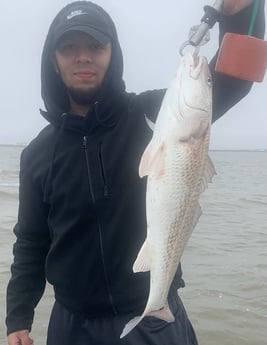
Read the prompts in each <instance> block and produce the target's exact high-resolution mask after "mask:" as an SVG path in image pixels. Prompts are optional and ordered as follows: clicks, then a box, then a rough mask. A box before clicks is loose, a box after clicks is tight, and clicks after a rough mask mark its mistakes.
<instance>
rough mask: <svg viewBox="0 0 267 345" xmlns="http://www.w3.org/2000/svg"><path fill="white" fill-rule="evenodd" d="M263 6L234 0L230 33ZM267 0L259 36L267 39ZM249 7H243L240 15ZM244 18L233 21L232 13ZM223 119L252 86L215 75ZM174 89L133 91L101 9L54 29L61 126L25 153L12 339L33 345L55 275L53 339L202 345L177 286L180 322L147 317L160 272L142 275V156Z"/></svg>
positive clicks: (49, 76) (11, 288)
mask: <svg viewBox="0 0 267 345" xmlns="http://www.w3.org/2000/svg"><path fill="white" fill-rule="evenodd" d="M251 4H252V1H245V0H240V1H236V0H227V1H226V0H225V1H224V9H225V11H226V12H227V14H228V15H229V16H223V17H222V19H221V23H220V30H221V31H220V35H221V36H222V35H223V33H224V32H225V31H227V30H229V31H236V32H243V33H246V32H247V28H248V26H249V20H250V17H251V13H252V5H251ZM263 9H264V1H262V2H261V9H260V11H259V14H258V16H257V21H256V26H255V31H254V34H255V35H257V36H259V37H262V36H263V34H264V17H263ZM240 10H242V11H241V12H240V13H238V12H239V11H240ZM234 13H237V14H235V15H233V16H231V15H232V14H234ZM214 64H215V58H214V59H213V61H212V62H211V64H210V66H211V70H212V73H213V81H214V95H213V107H214V114H213V121H215V120H216V119H218V118H219V117H220V116H221V115H222V114H223V113H225V112H226V111H227V110H228V109H229V108H230V107H231V106H233V105H234V104H235V103H236V102H237V101H239V100H240V99H241V98H242V97H244V96H245V95H246V94H247V93H248V92H249V90H250V88H251V83H250V82H246V81H241V80H238V79H234V78H230V77H227V76H223V75H218V74H216V73H215V72H214ZM164 93H165V90H157V91H147V92H144V93H142V94H140V95H135V94H133V93H126V91H125V85H124V82H123V80H122V53H121V49H120V45H119V42H118V38H117V34H116V29H115V26H114V24H113V22H112V20H111V18H110V17H109V15H108V14H107V13H106V12H105V11H104V10H103V9H102V8H100V7H99V6H97V5H95V4H93V3H91V2H86V1H78V2H74V3H72V4H69V5H68V6H66V7H65V8H63V9H62V11H60V13H59V14H58V15H57V16H56V18H55V19H54V21H53V23H52V24H51V27H50V30H49V32H48V35H47V39H46V42H45V45H44V50H43V56H42V97H43V99H44V103H45V106H46V112H42V114H43V116H44V117H45V118H46V119H47V120H48V121H49V122H50V124H49V125H48V126H47V127H45V128H44V129H43V131H41V133H40V134H39V135H38V136H37V137H36V138H35V139H34V140H33V141H32V142H31V143H30V144H29V145H28V147H27V148H26V149H25V150H24V151H23V153H22V156H21V170H20V191H19V193H20V197H19V201H20V204H19V215H18V222H17V224H16V226H15V229H14V232H15V234H16V236H17V241H16V243H15V245H14V262H13V264H12V267H11V271H12V276H11V280H10V282H9V285H8V289H7V319H6V323H7V332H8V343H9V345H30V344H32V343H33V341H32V340H31V339H30V337H29V332H30V330H31V326H32V322H33V313H34V309H35V307H36V305H37V304H38V302H39V300H40V298H41V296H42V294H43V291H44V287H45V279H47V280H48V281H49V282H50V283H51V284H52V285H53V286H54V290H55V299H56V302H55V305H54V307H53V311H52V314H51V319H50V323H49V329H48V336H47V344H48V345H62V344H64V345H69V344H72V345H74V344H75V345H85V344H87V345H89V344H90V345H91V344H94V345H96V344H97V345H115V344H122V345H123V344H128V345H133V344H138V345H139V344H140V345H142V344H151V345H157V344H161V345H164V344H168V345H182V344H183V345H196V344H197V340H196V337H195V333H194V330H193V328H192V325H191V323H190V321H189V319H188V317H187V315H186V312H185V310H184V307H183V305H182V302H181V301H180V299H179V297H178V295H177V289H179V288H180V287H182V286H183V285H184V282H183V280H182V272H181V267H179V268H178V270H177V273H176V275H175V278H174V281H173V283H172V286H171V289H170V293H169V304H170V308H171V309H172V311H173V313H174V315H175V322H174V323H169V324H167V323H166V322H164V321H161V320H158V319H156V318H153V317H147V318H145V319H144V320H143V321H142V322H141V323H140V324H139V325H138V326H137V327H136V328H135V329H134V330H133V331H132V332H131V333H130V334H129V335H127V336H126V337H125V338H124V339H122V340H120V339H119V336H120V334H121V331H122V329H123V327H124V325H125V324H126V323H127V322H128V321H129V320H130V319H131V318H132V317H133V316H136V315H138V314H140V313H141V312H142V311H143V309H144V306H145V304H146V300H147V296H148V291H149V274H148V273H140V274H134V273H133V272H132V265H133V262H134V260H135V257H136V254H137V253H138V250H139V249H140V247H141V245H142V243H143V240H144V238H145V234H146V220H145V180H144V179H140V178H139V176H138V164H139V160H140V157H141V154H142V152H143V150H144V148H145V147H146V145H147V143H148V142H149V140H150V138H151V131H150V129H149V128H148V126H147V124H146V121H145V118H144V114H147V116H148V117H149V118H150V119H152V120H153V119H155V118H156V116H157V112H158V110H159V107H160V104H161V101H162V98H163V96H164Z"/></svg>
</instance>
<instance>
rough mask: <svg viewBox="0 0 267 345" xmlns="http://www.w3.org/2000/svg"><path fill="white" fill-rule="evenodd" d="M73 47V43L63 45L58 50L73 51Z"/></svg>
mask: <svg viewBox="0 0 267 345" xmlns="http://www.w3.org/2000/svg"><path fill="white" fill-rule="evenodd" d="M75 47H76V46H75V44H73V43H65V44H62V45H61V46H60V47H59V50H61V51H72V50H75Z"/></svg>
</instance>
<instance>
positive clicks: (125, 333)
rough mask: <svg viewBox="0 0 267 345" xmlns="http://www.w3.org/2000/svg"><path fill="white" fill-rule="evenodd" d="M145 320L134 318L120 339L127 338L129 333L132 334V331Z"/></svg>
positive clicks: (138, 317)
mask: <svg viewBox="0 0 267 345" xmlns="http://www.w3.org/2000/svg"><path fill="white" fill-rule="evenodd" d="M142 319H143V316H136V317H134V318H133V319H132V320H130V321H129V322H128V323H127V324H126V325H125V327H124V329H123V331H122V333H121V335H120V339H121V338H123V337H125V336H126V335H127V334H128V333H130V332H131V330H132V329H134V328H135V326H137V325H138V324H139V322H141V321H142Z"/></svg>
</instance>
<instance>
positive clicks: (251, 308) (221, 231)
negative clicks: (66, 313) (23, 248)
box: [0, 146, 267, 345]
mask: <svg viewBox="0 0 267 345" xmlns="http://www.w3.org/2000/svg"><path fill="white" fill-rule="evenodd" d="M21 150H22V147H16V146H13V147H12V146H0V238H1V240H0V262H1V265H0V343H1V344H5V343H6V341H5V326H4V318H5V289H6V284H7V281H8V279H9V266H10V263H11V260H12V244H13V241H14V236H13V233H12V228H13V226H14V224H15V222H16V217H17V205H18V173H19V156H20V153H21ZM210 156H211V158H212V160H213V162H214V165H215V167H216V171H217V175H216V176H215V178H214V180H213V183H212V184H210V185H209V188H208V190H206V191H205V193H203V195H202V197H201V205H202V210H203V214H202V216H201V218H200V221H199V223H198V225H197V227H196V229H195V230H194V233H193V234H192V236H191V239H190V241H189V244H188V246H187V247H186V250H185V253H184V255H183V258H182V265H183V271H184V279H185V281H186V287H185V288H184V289H181V290H180V295H181V297H182V300H183V302H184V304H185V307H186V310H187V312H188V314H189V317H190V319H191V321H192V323H193V325H194V328H195V331H196V333H197V336H198V340H199V345H214V344H216V345H266V344H267V255H266V251H267V152H233V151H227V152H226V151H225V152H224V151H216V152H211V153H210ZM52 303H53V292H52V289H51V287H49V286H48V287H47V289H46V292H45V295H44V297H43V299H42V301H41V302H40V304H39V306H38V308H37V310H36V316H35V323H34V327H33V331H32V336H33V338H34V339H35V344H38V345H45V335H46V328H47V322H48V317H49V313H50V309H51V306H52Z"/></svg>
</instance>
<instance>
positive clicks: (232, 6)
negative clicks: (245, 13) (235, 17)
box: [223, 0, 254, 15]
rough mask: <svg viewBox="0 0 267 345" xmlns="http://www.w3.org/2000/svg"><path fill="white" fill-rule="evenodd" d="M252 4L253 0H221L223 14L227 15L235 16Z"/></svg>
mask: <svg viewBox="0 0 267 345" xmlns="http://www.w3.org/2000/svg"><path fill="white" fill-rule="evenodd" d="M253 2H254V0H223V12H224V13H225V14H227V15H232V14H236V13H237V12H239V11H241V10H243V9H244V8H245V7H248V6H249V5H251V4H252V3H253Z"/></svg>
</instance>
